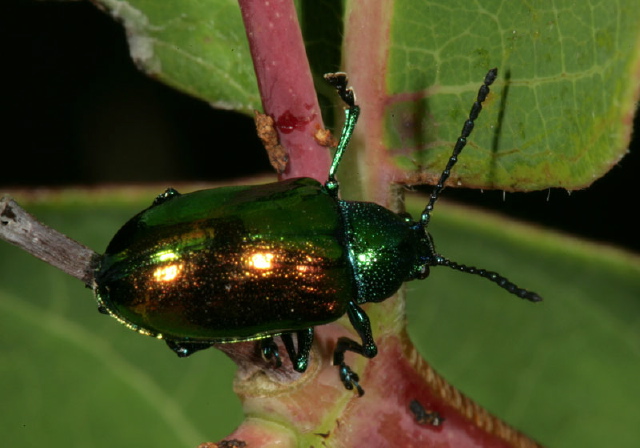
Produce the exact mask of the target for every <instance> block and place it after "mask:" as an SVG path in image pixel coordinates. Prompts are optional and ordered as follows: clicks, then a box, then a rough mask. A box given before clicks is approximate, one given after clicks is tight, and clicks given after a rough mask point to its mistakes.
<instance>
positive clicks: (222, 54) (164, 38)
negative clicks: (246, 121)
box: [97, 0, 260, 113]
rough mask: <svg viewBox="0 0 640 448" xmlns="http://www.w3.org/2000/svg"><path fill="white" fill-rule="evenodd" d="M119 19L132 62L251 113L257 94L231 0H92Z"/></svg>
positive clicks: (221, 105)
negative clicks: (125, 33)
mask: <svg viewBox="0 0 640 448" xmlns="http://www.w3.org/2000/svg"><path fill="white" fill-rule="evenodd" d="M97 3H99V4H101V5H102V6H104V7H105V8H106V9H107V10H108V11H109V13H110V14H111V15H112V16H113V17H114V18H116V19H117V20H119V21H120V22H122V24H123V25H124V27H125V29H126V31H127V38H128V40H129V50H130V53H131V57H132V59H133V60H134V61H135V62H136V64H137V65H138V67H140V69H142V70H143V71H144V72H146V73H147V74H149V75H150V76H152V77H154V78H157V79H159V80H161V81H163V82H165V83H167V84H169V85H171V86H173V87H176V88H177V89H179V90H182V91H183V92H186V93H188V94H190V95H193V96H196V97H198V98H202V99H203V100H205V101H208V102H210V103H211V104H212V105H214V106H215V107H219V108H223V109H234V110H239V111H242V112H245V113H253V110H254V109H259V108H260V96H259V94H258V86H257V83H256V79H255V75H254V72H253V64H252V62H251V55H250V53H249V46H248V43H247V36H246V34H245V31H244V27H243V25H242V17H241V16H240V10H239V9H238V4H237V2H236V1H234V0H206V1H195V0H184V1H178V2H171V1H162V2H158V1H154V0H133V1H120V0H98V2H97Z"/></svg>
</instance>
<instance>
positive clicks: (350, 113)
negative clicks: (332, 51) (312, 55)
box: [324, 72, 360, 198]
mask: <svg viewBox="0 0 640 448" xmlns="http://www.w3.org/2000/svg"><path fill="white" fill-rule="evenodd" d="M324 79H325V80H326V81H327V82H328V83H329V84H331V85H332V86H333V87H334V88H335V89H336V90H337V91H338V94H339V95H340V98H341V99H342V101H344V102H345V103H346V105H347V108H346V109H345V111H344V113H345V121H344V126H343V127H342V133H341V134H340V141H339V142H338V146H337V147H336V152H335V154H334V156H333V161H332V162H331V167H330V168H329V176H328V178H327V181H326V182H325V184H324V187H325V188H326V191H327V193H329V194H330V195H331V196H333V197H334V198H337V197H338V189H339V184H338V181H337V180H336V171H337V170H338V165H340V160H341V159H342V155H343V154H344V151H345V150H346V149H347V146H348V145H349V140H350V139H351V136H352V135H353V130H354V129H355V127H356V123H357V122H358V116H359V115H360V107H359V106H357V105H356V103H355V101H356V99H355V95H354V93H353V90H352V89H351V87H347V83H348V79H347V74H346V73H342V72H338V73H327V74H325V75H324Z"/></svg>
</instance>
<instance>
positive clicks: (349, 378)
mask: <svg viewBox="0 0 640 448" xmlns="http://www.w3.org/2000/svg"><path fill="white" fill-rule="evenodd" d="M340 379H341V380H342V384H344V387H345V389H347V390H353V388H354V387H355V389H356V391H357V392H358V396H360V397H362V396H363V395H364V389H362V387H360V383H359V382H358V381H360V377H359V376H358V374H357V373H355V372H354V371H353V370H351V368H350V367H349V366H348V365H346V364H345V363H343V362H342V363H340Z"/></svg>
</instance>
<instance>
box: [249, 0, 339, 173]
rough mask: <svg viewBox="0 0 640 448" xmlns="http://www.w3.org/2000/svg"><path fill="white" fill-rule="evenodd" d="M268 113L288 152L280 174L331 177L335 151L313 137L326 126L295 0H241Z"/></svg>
mask: <svg viewBox="0 0 640 448" xmlns="http://www.w3.org/2000/svg"><path fill="white" fill-rule="evenodd" d="M238 3H239V4H240V9H241V11H242V18H243V20H244V25H245V29H246V31H247V37H248V39H249V47H250V49H251V56H252V58H253V66H254V69H255V71H256V76H257V78H258V87H259V89H260V96H261V97H262V107H263V109H264V113H265V114H267V115H270V116H271V117H272V118H273V119H274V120H275V124H276V129H277V130H278V135H279V138H280V144H281V145H283V146H284V147H285V148H286V149H287V151H288V153H289V163H288V166H287V169H286V170H285V172H284V173H283V174H282V175H281V179H287V178H291V177H301V176H304V177H312V178H314V179H317V180H318V181H320V182H324V181H325V180H326V179H327V172H328V170H329V164H330V154H329V150H328V149H327V148H326V147H323V146H321V145H319V144H318V143H317V142H316V140H315V139H314V134H315V132H316V131H317V130H318V129H323V128H324V125H323V123H322V115H321V114H320V107H319V105H318V99H317V97H316V92H315V89H314V86H313V79H312V76H311V69H310V67H309V62H308V60H307V54H306V51H305V47H304V41H303V39H302V32H301V31H300V24H299V23H298V17H297V15H296V9H295V6H294V4H293V1H291V0H269V1H265V0H239V1H238Z"/></svg>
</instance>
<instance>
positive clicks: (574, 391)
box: [0, 192, 640, 447]
mask: <svg viewBox="0 0 640 448" xmlns="http://www.w3.org/2000/svg"><path fill="white" fill-rule="evenodd" d="M137 196H138V197H139V196H140V195H137ZM148 196H149V198H152V197H153V194H152V193H151V192H149V194H148ZM111 197H112V198H115V197H118V195H115V194H114V195H112V196H111ZM149 198H146V199H145V200H144V201H142V202H140V201H131V200H130V199H129V200H127V199H126V198H124V199H118V200H117V201H116V200H114V199H109V198H107V199H103V200H100V199H99V198H98V197H96V196H90V195H83V194H80V195H78V194H77V193H76V192H69V193H67V194H66V196H65V195H63V196H61V199H59V200H58V201H55V202H54V203H52V204H50V205H47V206H42V205H41V206H36V205H32V206H29V205H28V204H27V203H23V205H24V206H26V207H27V209H28V210H30V211H31V212H33V213H35V214H36V216H37V217H38V218H40V219H42V220H43V221H44V222H46V223H47V224H48V225H51V226H53V227H55V228H56V229H59V230H61V231H63V232H65V233H66V234H68V235H70V236H71V237H74V238H76V239H78V240H79V241H81V242H83V243H85V244H88V245H89V246H90V247H93V248H95V249H97V250H100V249H101V248H103V247H105V246H106V244H107V242H108V241H109V239H110V238H111V236H112V235H113V234H114V233H115V231H116V230H117V229H118V228H119V226H120V225H121V224H122V223H123V222H124V221H126V220H127V219H128V218H129V217H130V216H132V215H133V214H134V213H135V212H136V211H138V210H139V209H141V208H143V207H145V206H147V205H148V203H149ZM18 199H20V198H18ZM423 203H424V199H420V205H423ZM445 205H446V204H445ZM414 213H415V210H414ZM431 231H432V234H433V236H434V239H435V241H436V243H437V245H438V249H439V250H440V251H441V252H442V253H443V254H444V255H445V256H447V257H450V258H452V259H454V260H456V261H458V262H461V263H468V264H475V265H478V266H480V267H484V268H487V269H492V270H493V269H494V270H496V271H499V272H501V273H503V274H505V275H508V277H509V278H510V279H511V280H512V281H514V282H516V283H518V284H519V285H520V286H523V287H526V288H530V289H532V290H535V291H536V292H538V293H539V294H541V295H543V297H544V298H545V301H544V302H542V303H539V304H531V303H528V302H523V301H520V300H518V299H516V298H514V297H513V296H510V295H508V294H506V293H505V292H504V291H501V290H500V289H499V288H496V287H495V285H492V284H490V283H489V282H487V281H486V280H484V279H481V278H476V277H473V276H470V275H464V274H461V273H459V272H453V271H451V270H448V269H445V268H434V269H433V270H432V273H431V276H430V277H429V278H428V279H427V280H425V281H414V282H411V283H408V284H407V290H408V293H409V298H408V303H407V308H408V310H407V314H408V321H409V331H410V333H411V335H412V338H413V339H414V341H415V342H416V344H417V345H418V347H419V348H420V350H421V351H422V353H423V354H424V356H425V357H426V359H427V360H428V361H429V362H431V363H432V364H433V366H434V367H435V368H436V369H437V370H439V371H440V373H442V374H444V375H445V377H447V378H448V379H450V380H451V381H452V382H453V384H454V385H456V386H458V387H460V388H461V389H462V390H463V392H464V393H466V394H468V395H469V396H471V397H473V398H474V399H475V400H477V401H478V402H480V403H482V404H483V405H484V406H487V407H488V409H489V410H490V411H492V412H494V413H496V414H498V415H499V416H501V417H503V418H505V419H506V420H507V421H509V422H510V423H513V424H515V425H516V426H518V427H519V428H521V429H523V430H525V431H526V432H527V433H528V434H530V435H531V436H533V437H535V438H537V439H539V440H540V441H541V442H543V443H546V444H548V445H549V446H554V447H575V446H582V447H599V446H607V445H610V444H611V442H612V441H614V442H615V443H614V445H615V446H616V447H632V446H635V444H636V442H637V440H638V438H639V437H640V431H638V429H637V424H636V422H635V416H636V409H637V404H636V401H637V397H638V396H639V393H640V390H639V387H640V386H638V384H637V377H638V374H640V345H638V341H640V334H639V333H640V329H639V328H640V327H639V326H638V316H640V301H639V300H638V297H640V275H639V274H640V261H639V260H638V258H637V257H634V256H631V255H628V254H624V253H622V252H620V251H617V250H614V249H610V248H606V247H601V246H597V245H593V244H588V243H585V242H581V241H577V240H574V239H571V238H568V237H563V236H559V235H555V234H551V233H549V232H546V231H542V230H539V229H532V228H530V227H526V226H522V225H518V224H515V223H513V222H510V221H507V220H504V219H501V218H496V217H492V216H487V215H485V214H483V213H479V212H477V211H475V210H470V209H466V208H465V209H462V208H456V207H451V206H442V204H439V208H438V210H437V213H436V215H435V216H434V219H433V225H432V227H431ZM376 306H379V305H376V304H371V305H370V306H369V309H371V310H373V309H375V307H376ZM374 314H375V313H374ZM0 341H1V342H0V357H1V362H0V366H2V368H1V369H0V384H2V386H0V387H1V390H0V393H1V394H2V397H3V404H2V406H3V409H4V410H5V412H4V413H3V426H2V427H3V430H2V434H1V436H2V438H3V444H4V445H6V446H21V447H22V446H44V445H45V444H46V446H49V447H57V446H61V447H62V446H65V447H68V446H76V445H77V446H96V447H101V446H104V447H113V446H131V445H133V444H143V443H144V444H150V443H151V444H153V446H156V447H174V446H195V445H197V444H198V443H202V442H204V441H213V440H218V439H219V438H222V437H223V436H225V435H226V434H228V433H230V432H231V431H232V430H233V429H234V428H235V426H236V425H237V424H238V423H239V422H240V421H241V418H242V417H241V411H240V406H239V403H238V400H237V398H236V397H235V396H234V395H233V393H232V390H231V383H232V375H233V370H234V367H233V365H232V363H231V362H230V361H229V360H228V359H227V358H226V357H225V356H224V355H223V354H222V353H220V352H218V351H216V350H213V349H211V350H206V351H203V352H200V353H197V354H195V355H194V356H192V357H190V358H186V359H179V358H177V357H176V356H175V355H174V354H173V353H172V352H171V351H170V350H168V349H167V347H166V346H165V344H164V343H163V342H162V341H158V340H155V339H153V338H150V337H145V336H141V335H138V334H136V333H135V332H132V331H130V330H128V329H127V328H125V327H124V326H122V325H120V324H118V323H117V322H116V321H115V320H113V319H111V318H108V317H107V316H104V315H101V314H100V313H98V312H97V311H96V302H95V299H94V298H93V297H92V294H91V292H90V291H89V290H87V289H86V288H84V287H83V285H82V284H81V283H80V282H79V281H78V280H75V279H72V278H69V277H67V276H66V275H64V274H62V273H61V272H58V271H56V270H55V269H53V268H52V267H50V266H48V265H45V264H44V263H42V262H40V261H38V260H36V259H34V258H32V257H30V256H29V255H27V254H25V253H23V252H22V251H20V250H18V249H16V248H14V247H12V246H9V245H8V244H4V243H2V244H0ZM336 381H337V378H336Z"/></svg>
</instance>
